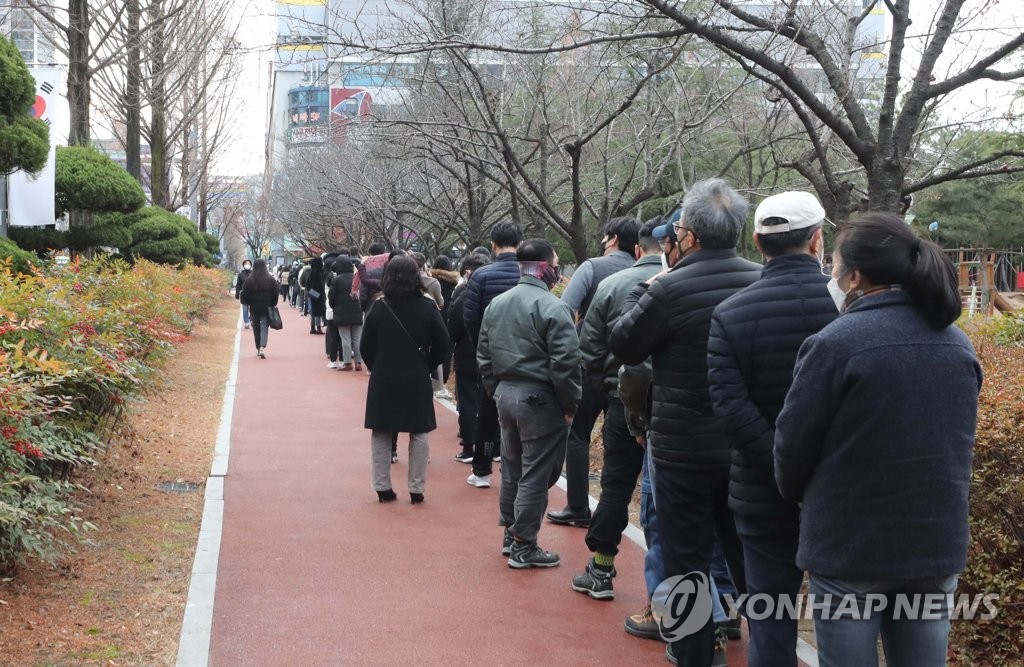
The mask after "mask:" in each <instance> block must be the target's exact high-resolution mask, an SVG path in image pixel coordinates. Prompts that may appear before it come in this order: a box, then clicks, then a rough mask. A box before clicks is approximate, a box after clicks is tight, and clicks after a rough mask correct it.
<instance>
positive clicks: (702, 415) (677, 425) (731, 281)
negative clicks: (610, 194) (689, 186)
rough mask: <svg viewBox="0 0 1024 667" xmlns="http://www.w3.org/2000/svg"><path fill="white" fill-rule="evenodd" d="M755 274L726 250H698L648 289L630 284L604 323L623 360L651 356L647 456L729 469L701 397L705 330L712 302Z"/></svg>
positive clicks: (721, 435) (756, 269) (721, 434)
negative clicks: (618, 312) (614, 315)
mask: <svg viewBox="0 0 1024 667" xmlns="http://www.w3.org/2000/svg"><path fill="white" fill-rule="evenodd" d="M760 277H761V265H760V264H755V263H754V262H751V261H748V260H746V259H743V258H741V257H737V256H736V251H735V250H733V249H714V250H699V251H697V252H695V253H693V254H692V255H690V256H688V257H686V258H684V259H683V260H682V261H680V262H679V263H678V264H676V265H675V266H674V267H673V268H672V270H671V271H670V272H669V273H668V274H666V275H664V276H662V277H661V278H660V279H658V280H657V281H655V282H654V283H653V284H652V285H651V286H650V287H649V288H648V287H647V286H646V285H644V284H643V283H641V284H640V285H637V286H636V287H635V288H633V291H632V292H630V293H629V296H627V297H626V302H625V303H624V304H623V306H622V313H623V314H622V317H621V318H619V321H618V322H617V323H616V325H615V328H614V329H612V333H611V338H610V340H609V342H610V347H611V350H612V353H613V354H615V355H616V356H617V357H618V358H619V359H621V360H622V362H623V363H625V364H637V363H640V362H642V361H643V360H644V359H646V358H647V357H651V358H652V359H651V361H652V367H653V370H654V373H653V377H654V383H653V391H652V408H651V436H650V447H651V457H652V458H653V459H654V460H655V461H656V462H657V463H659V464H661V465H664V466H669V467H677V468H688V469H690V470H698V471H699V470H715V469H719V470H724V469H728V467H729V444H728V440H727V439H726V437H725V426H724V425H723V424H722V422H721V420H720V419H719V418H718V417H716V416H715V413H714V412H713V411H712V409H711V397H710V396H709V395H708V333H709V331H710V330H711V313H712V312H713V311H714V309H715V306H717V305H718V304H720V303H721V302H723V301H725V300H726V299H727V298H729V297H730V296H732V295H733V294H735V293H736V292H738V291H740V290H741V289H743V288H744V287H746V286H747V285H750V284H751V283H753V282H754V281H756V280H757V279H758V278H760Z"/></svg>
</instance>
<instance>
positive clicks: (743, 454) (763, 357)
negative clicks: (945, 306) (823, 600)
mask: <svg viewBox="0 0 1024 667" xmlns="http://www.w3.org/2000/svg"><path fill="white" fill-rule="evenodd" d="M826 283H828V277H827V276H824V275H822V274H821V265H820V264H819V263H818V260H817V259H815V258H814V257H811V256H810V255H806V254H801V255H783V256H782V257H776V258H774V259H772V260H771V261H770V262H768V264H767V265H766V266H765V267H764V271H762V272H761V279H760V280H758V281H757V282H756V283H754V284H753V285H751V286H750V287H748V288H746V289H745V290H742V291H740V292H738V293H737V294H734V295H733V296H731V297H729V298H728V299H726V300H725V301H723V302H722V303H721V304H719V306H718V307H717V308H715V312H714V314H713V315H712V316H711V335H710V337H709V338H708V388H709V390H710V392H711V403H712V405H713V407H714V410H715V414H716V415H718V416H719V417H721V418H722V420H723V423H724V425H725V428H726V432H727V433H728V435H729V445H730V447H731V449H732V467H731V468H730V470H729V507H731V508H732V510H733V511H734V512H737V513H739V514H744V515H750V516H763V517H775V518H779V519H787V518H788V519H791V520H792V521H791V523H790V524H789V525H790V526H791V527H790V528H788V529H789V530H790V531H795V530H796V518H797V516H798V509H797V506H796V505H795V504H793V503H790V502H788V501H786V500H783V498H782V496H780V495H779V490H778V487H777V486H776V484H775V470H774V460H773V458H772V445H773V443H774V440H775V420H776V418H777V417H778V416H779V411H780V410H782V403H783V401H784V400H785V399H786V392H788V391H789V387H790V385H791V384H793V366H794V364H796V353H797V351H798V350H799V349H800V345H801V344H802V343H803V342H804V340H806V338H807V337H808V336H810V335H812V334H816V333H818V332H819V331H821V329H822V328H823V327H824V326H825V325H827V324H829V323H830V322H831V321H832V320H834V319H835V318H836V317H837V316H838V315H839V311H837V310H836V305H835V303H834V302H833V301H832V297H830V296H829V293H828V289H826V287H825V285H826ZM781 523H782V522H780V524H781Z"/></svg>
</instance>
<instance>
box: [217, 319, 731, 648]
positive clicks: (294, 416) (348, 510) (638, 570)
mask: <svg viewBox="0 0 1024 667" xmlns="http://www.w3.org/2000/svg"><path fill="white" fill-rule="evenodd" d="M281 311H282V315H283V318H284V327H285V328H284V330H282V331H271V333H270V341H269V344H268V346H267V358H266V359H265V360H263V359H259V358H257V357H256V355H255V349H254V345H253V340H252V333H251V331H248V330H245V331H242V332H241V336H242V337H241V348H240V349H241V352H240V359H239V363H238V376H237V385H236V387H235V392H234V412H233V418H232V423H231V439H230V440H231V450H230V458H229V465H228V470H227V475H226V477H225V478H224V510H223V533H222V539H221V543H220V554H219V564H218V566H217V572H216V597H215V601H214V607H213V627H212V638H211V644H210V664H212V665H216V666H218V667H220V666H233V665H261V666H263V665H471V664H493V665H525V664H532V665H624V664H649V665H660V664H668V663H667V662H666V661H665V658H664V650H665V645H664V644H662V643H660V642H656V641H651V640H642V639H636V638H633V637H630V636H629V635H627V634H626V633H625V632H624V631H623V629H622V622H623V619H624V618H625V616H627V615H628V614H630V613H635V612H637V611H639V610H640V609H641V608H642V607H643V606H644V604H645V593H644V586H643V577H642V558H643V554H642V550H641V549H640V548H639V547H637V546H636V545H634V544H632V543H631V542H630V541H629V540H627V539H624V540H623V548H622V553H621V555H620V556H619V557H618V559H617V561H616V568H617V569H618V571H619V576H618V577H617V578H616V580H615V591H616V597H615V600H614V601H612V602H598V601H595V600H591V599H590V598H588V597H586V596H584V595H581V594H579V593H575V592H573V591H572V590H571V589H570V588H569V580H570V579H571V577H572V575H573V574H574V573H575V572H577V571H579V570H580V569H582V567H583V565H584V564H585V563H586V561H587V558H588V557H589V553H588V551H587V549H586V546H585V545H584V542H583V538H584V531H583V530H581V529H577V528H569V527H560V526H553V525H550V524H547V523H545V525H544V526H543V528H542V530H541V535H540V543H541V545H542V546H544V547H545V548H547V549H551V550H554V551H556V552H558V553H559V554H561V557H562V564H561V566H560V567H557V568H552V569H548V570H531V571H514V570H511V569H510V568H509V567H508V566H507V565H506V558H505V557H503V556H501V555H500V546H501V537H502V529H501V528H500V527H499V526H498V525H497V498H498V490H497V484H495V486H494V487H493V488H491V489H476V488H472V487H470V486H468V485H467V484H466V483H465V478H466V475H468V474H469V472H470V470H469V466H467V465H463V464H460V463H457V462H455V461H454V460H453V458H452V457H453V456H454V454H455V452H456V451H457V441H456V437H455V435H456V426H457V425H456V419H455V415H454V414H453V413H451V412H450V411H449V410H448V409H446V408H445V407H443V406H442V405H440V404H437V410H436V412H437V419H438V429H437V430H436V431H434V432H433V433H431V434H430V446H431V457H432V462H431V464H430V467H429V471H428V479H427V487H426V493H425V495H426V502H425V503H424V504H422V505H415V506H414V505H412V504H410V502H409V495H408V493H407V491H406V484H405V475H406V473H407V467H406V465H405V461H406V459H407V448H408V447H407V442H408V441H407V437H403V438H402V439H401V440H400V441H399V462H398V463H397V464H396V465H395V466H393V470H392V473H393V477H392V479H393V482H394V488H395V491H396V492H397V493H398V494H399V500H398V501H397V502H394V503H388V504H379V503H378V502H377V498H376V494H375V493H374V492H373V490H372V488H371V486H370V454H369V433H368V432H367V431H366V430H364V429H363V426H362V425H363V410H364V401H365V396H366V383H367V379H368V376H367V375H365V373H351V372H340V371H335V370H330V369H327V368H326V367H325V365H326V362H327V359H326V357H325V355H324V352H323V347H324V337H323V336H311V335H309V334H308V330H309V325H308V320H306V319H304V318H301V317H300V316H299V314H298V311H297V310H294V309H291V308H289V307H287V306H284V307H282V309H281ZM495 477H497V475H495ZM564 504H565V496H564V493H563V492H562V491H561V490H559V489H557V488H555V489H552V492H551V506H552V507H562V506H563V505H564ZM743 650H744V649H743V647H742V646H741V643H740V642H732V643H731V645H730V658H731V659H730V665H743V664H745V660H744V659H743V655H742V654H743Z"/></svg>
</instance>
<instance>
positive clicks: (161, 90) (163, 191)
mask: <svg viewBox="0 0 1024 667" xmlns="http://www.w3.org/2000/svg"><path fill="white" fill-rule="evenodd" d="M162 16H163V8H162V6H161V3H160V2H154V3H153V4H152V5H151V6H150V21H151V22H152V23H153V24H154V27H153V30H152V32H153V37H152V40H151V42H150V43H151V47H152V50H151V52H150V62H151V68H152V71H153V83H152V91H151V93H150V98H149V106H150V109H151V110H152V116H153V118H152V122H151V123H150V137H149V147H150V161H151V163H152V166H151V168H150V188H151V189H152V192H153V206H159V207H161V208H167V207H168V206H170V203H171V184H170V174H169V172H170V165H169V164H168V159H169V158H168V146H167V91H166V84H165V81H166V72H165V71H164V70H165V68H166V62H165V60H166V53H167V45H166V37H165V35H164V30H165V28H164V26H163V22H162V21H161V20H160V19H161V17H162Z"/></svg>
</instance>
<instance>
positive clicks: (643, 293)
mask: <svg viewBox="0 0 1024 667" xmlns="http://www.w3.org/2000/svg"><path fill="white" fill-rule="evenodd" d="M746 217H747V202H746V201H745V200H744V199H743V198H742V197H741V196H740V195H739V194H738V193H737V192H736V191H735V190H733V189H732V188H731V187H729V186H728V184H726V182H725V181H723V180H722V179H717V178H714V179H707V180H704V181H698V182H697V183H694V184H693V186H692V187H691V188H690V190H689V191H688V192H687V194H686V197H685V198H684V199H683V208H682V215H681V217H680V219H679V220H678V222H676V223H675V233H676V238H677V239H678V246H679V250H680V252H681V254H682V259H681V260H680V261H679V262H678V263H677V264H676V265H675V266H674V267H672V268H671V269H669V270H668V271H666V272H663V273H659V274H658V275H657V276H655V277H654V278H652V279H650V280H649V281H648V282H646V283H641V284H640V285H638V286H637V287H635V288H634V289H633V291H632V292H630V294H629V296H628V297H626V302H625V304H624V305H623V315H622V317H621V318H620V319H619V321H618V322H617V323H616V325H615V327H614V329H613V330H612V333H611V337H610V339H609V342H610V348H611V351H612V353H613V354H615V355H616V356H617V357H618V358H619V359H621V360H622V362H623V363H626V364H636V363H640V362H641V361H643V360H645V359H646V358H647V357H649V356H650V357H651V366H652V369H653V386H652V405H653V409H652V415H651V428H650V433H649V437H648V444H647V446H648V447H650V448H651V460H652V461H653V463H654V466H653V471H652V473H651V474H652V475H653V478H654V495H655V498H656V500H655V502H656V504H657V509H658V521H659V529H660V535H661V536H663V539H662V545H661V546H662V551H663V554H664V564H665V575H666V576H667V577H672V576H676V575H686V574H688V573H694V572H696V573H699V574H700V575H701V576H703V577H704V579H705V580H706V579H707V577H708V576H709V570H710V563H711V556H712V551H713V545H714V541H715V537H716V535H717V537H718V539H719V540H720V543H721V545H722V549H723V551H724V553H725V558H726V561H727V562H728V565H729V573H730V574H731V576H732V580H733V583H734V584H735V587H736V590H737V592H738V593H743V591H744V590H745V584H744V580H743V555H742V547H741V546H740V543H739V538H738V537H737V536H736V527H735V525H734V524H733V519H732V512H731V511H730V510H729V507H728V491H729V448H728V440H727V438H726V430H725V426H724V425H723V424H722V423H721V420H720V419H719V418H718V417H716V416H715V414H714V411H713V410H712V407H711V398H710V396H709V394H708V377H707V343H708V333H709V331H710V328H711V314H712V312H713V311H714V308H715V306H717V305H718V304H719V303H721V302H722V301H724V300H725V299H727V298H728V297H730V296H732V295H733V294H735V293H736V292H738V291H740V290H741V289H743V288H744V287H747V286H748V285H750V284H752V283H753V282H754V281H756V280H757V279H758V278H760V276H761V265H760V264H755V263H754V262H750V261H748V260H745V259H743V258H741V257H738V256H737V254H736V243H737V241H738V240H739V236H740V233H741V232H742V230H743V226H744V222H745V220H746ZM659 602H660V601H659ZM723 648H724V647H723V646H722V645H720V644H718V643H717V642H716V639H715V631H714V626H713V625H712V620H711V619H710V618H709V619H708V621H707V623H705V624H704V626H702V627H701V628H700V629H699V630H698V631H697V632H695V633H693V634H690V635H688V636H686V637H682V638H679V639H677V640H676V641H673V642H672V643H670V644H669V645H668V647H667V648H666V657H667V658H668V659H669V661H670V662H673V663H676V662H677V661H678V664H681V665H687V666H688V667H708V665H711V664H712V661H713V660H714V659H715V654H716V653H719V654H720V656H721V657H724V651H722V649H723Z"/></svg>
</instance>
